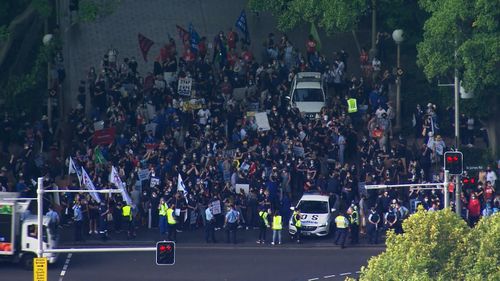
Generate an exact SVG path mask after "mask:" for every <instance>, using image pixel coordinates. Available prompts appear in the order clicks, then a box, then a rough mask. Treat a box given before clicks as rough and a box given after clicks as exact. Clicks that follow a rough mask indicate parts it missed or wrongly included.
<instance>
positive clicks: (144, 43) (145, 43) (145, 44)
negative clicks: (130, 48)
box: [138, 33, 154, 61]
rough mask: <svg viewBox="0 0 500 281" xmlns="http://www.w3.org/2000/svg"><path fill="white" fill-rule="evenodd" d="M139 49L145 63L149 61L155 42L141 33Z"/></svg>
mask: <svg viewBox="0 0 500 281" xmlns="http://www.w3.org/2000/svg"><path fill="white" fill-rule="evenodd" d="M138 37H139V48H140V49H141V53H142V57H143V58H144V60H145V61H148V52H149V49H151V46H153V44H154V42H153V41H151V39H149V38H147V37H146V36H144V35H142V34H140V33H139V36H138Z"/></svg>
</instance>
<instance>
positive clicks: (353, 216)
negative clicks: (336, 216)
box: [349, 204, 359, 244]
mask: <svg viewBox="0 0 500 281" xmlns="http://www.w3.org/2000/svg"><path fill="white" fill-rule="evenodd" d="M349 220H350V229H351V244H358V242H359V213H358V206H356V205H355V204H352V205H351V207H350V208H349Z"/></svg>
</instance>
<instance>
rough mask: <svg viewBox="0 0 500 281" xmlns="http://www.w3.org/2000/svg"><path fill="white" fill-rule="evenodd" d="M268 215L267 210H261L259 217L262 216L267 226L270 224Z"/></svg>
mask: <svg viewBox="0 0 500 281" xmlns="http://www.w3.org/2000/svg"><path fill="white" fill-rule="evenodd" d="M267 215H268V214H267V212H265V211H260V212H259V217H261V218H262V220H263V221H264V224H265V225H266V226H269V221H268V220H267Z"/></svg>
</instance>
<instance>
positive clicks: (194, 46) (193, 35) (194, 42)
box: [189, 23, 200, 54]
mask: <svg viewBox="0 0 500 281" xmlns="http://www.w3.org/2000/svg"><path fill="white" fill-rule="evenodd" d="M189 36H190V40H189V42H190V43H191V51H193V53H195V54H197V53H198V44H200V35H199V34H198V32H196V30H195V29H194V27H193V24H192V23H190V24H189Z"/></svg>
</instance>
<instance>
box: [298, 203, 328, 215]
mask: <svg viewBox="0 0 500 281" xmlns="http://www.w3.org/2000/svg"><path fill="white" fill-rule="evenodd" d="M298 208H299V209H300V212H301V213H314V214H328V202H327V201H300V202H299V206H298Z"/></svg>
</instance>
